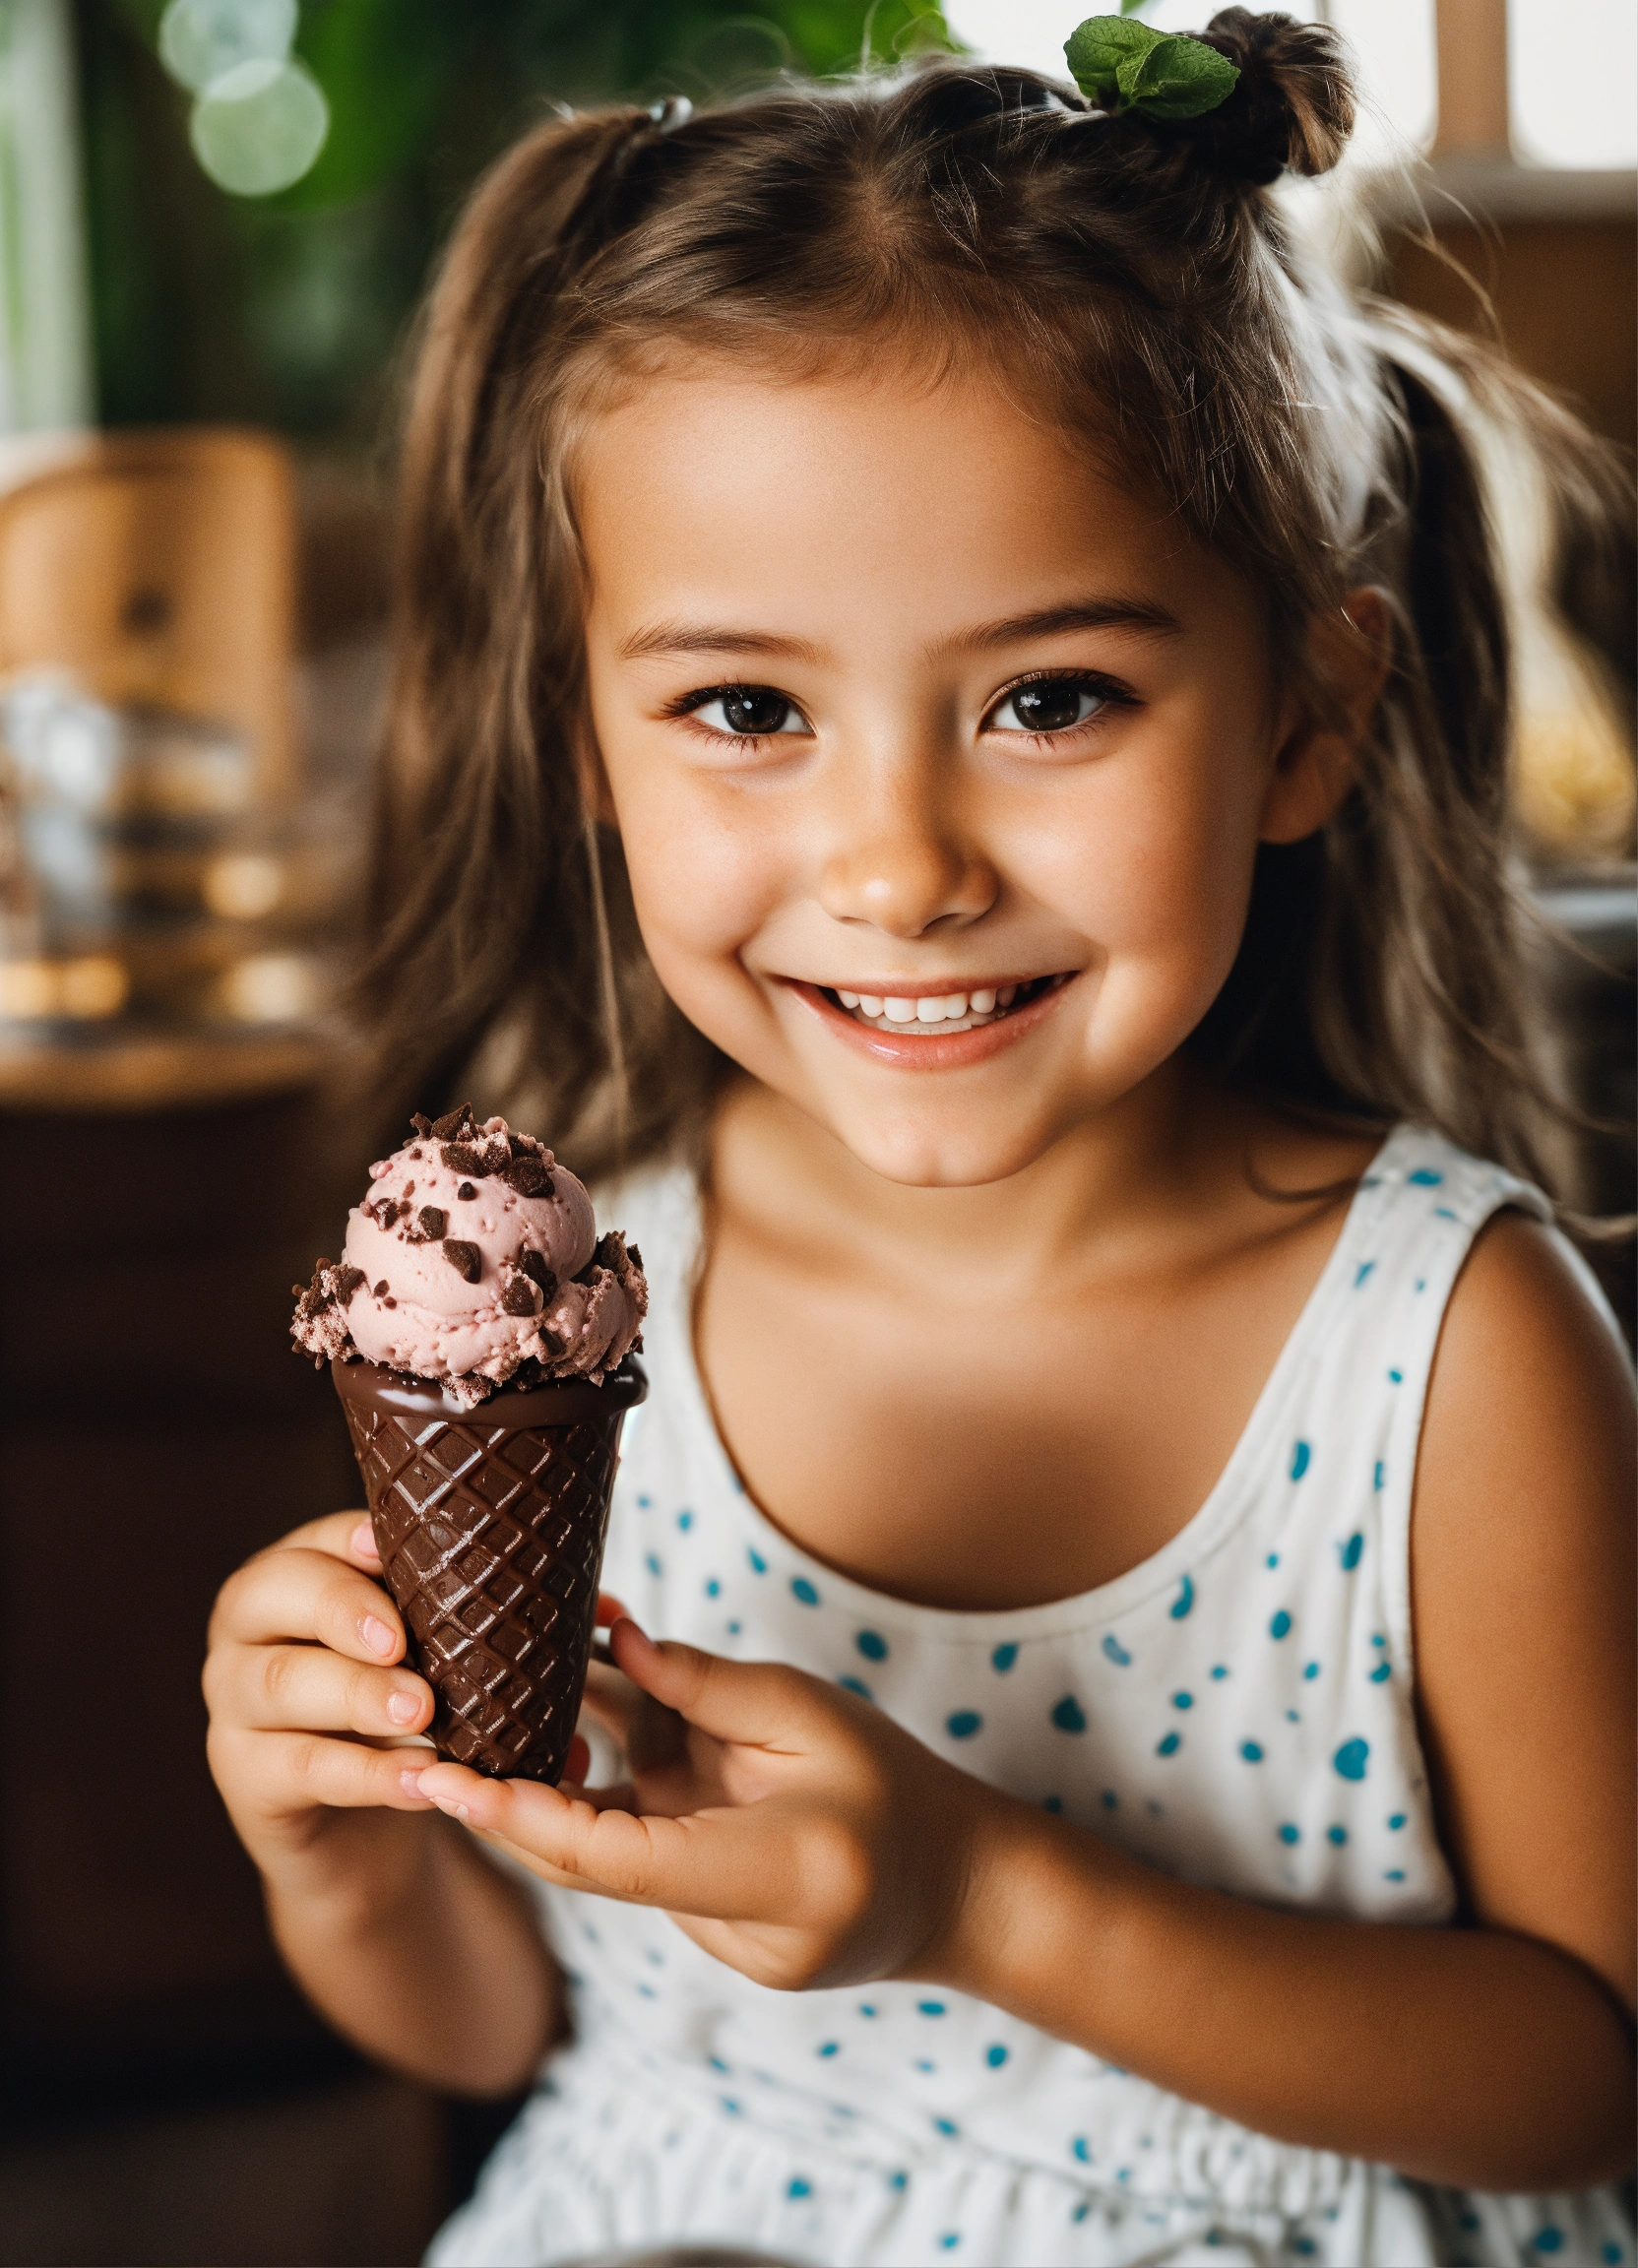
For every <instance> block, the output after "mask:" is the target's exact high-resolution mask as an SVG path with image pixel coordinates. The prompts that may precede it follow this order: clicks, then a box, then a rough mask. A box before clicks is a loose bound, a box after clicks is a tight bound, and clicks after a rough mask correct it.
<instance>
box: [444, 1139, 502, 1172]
mask: <svg viewBox="0 0 1638 2268" xmlns="http://www.w3.org/2000/svg"><path fill="white" fill-rule="evenodd" d="M438 1155H439V1157H440V1158H441V1159H442V1160H443V1162H444V1164H445V1165H446V1166H448V1167H449V1169H450V1171H451V1172H452V1173H473V1174H476V1175H477V1176H478V1178H479V1179H481V1178H482V1176H483V1175H484V1174H485V1173H487V1172H488V1170H489V1168H488V1166H486V1165H485V1164H484V1163H483V1160H482V1159H481V1158H480V1157H479V1156H478V1154H477V1152H476V1151H475V1150H474V1149H473V1147H472V1145H471V1143H470V1142H446V1143H445V1144H444V1146H443V1148H442V1149H441V1150H440V1151H439V1153H438Z"/></svg>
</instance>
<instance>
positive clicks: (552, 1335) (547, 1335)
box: [538, 1331, 568, 1362]
mask: <svg viewBox="0 0 1638 2268" xmlns="http://www.w3.org/2000/svg"><path fill="white" fill-rule="evenodd" d="M538 1336H539V1341H540V1344H541V1346H542V1347H543V1348H544V1349H545V1351H546V1358H547V1360H548V1361H552V1362H555V1361H556V1359H557V1357H558V1355H561V1354H562V1352H563V1350H564V1348H565V1347H566V1346H567V1345H568V1341H567V1340H566V1339H559V1337H558V1336H557V1333H556V1332H555V1331H542V1332H540V1333H539V1334H538Z"/></svg>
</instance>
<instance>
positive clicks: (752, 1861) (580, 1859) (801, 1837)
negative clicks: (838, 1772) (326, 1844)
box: [418, 1764, 822, 1922]
mask: <svg viewBox="0 0 1638 2268" xmlns="http://www.w3.org/2000/svg"><path fill="white" fill-rule="evenodd" d="M418 1786H419V1789H420V1792H421V1794H422V1795H423V1796H430V1797H431V1798H432V1800H433V1802H434V1803H436V1804H437V1806H438V1808H439V1809H440V1810H441V1811H446V1812H448V1813H449V1814H450V1816H451V1817H453V1818H456V1819H459V1820H461V1821H462V1822H463V1824H464V1825H466V1826H469V1827H471V1828H473V1829H474V1830H475V1831H476V1832H478V1833H480V1834H485V1835H493V1836H497V1837H499V1838H500V1839H501V1840H502V1841H504V1842H506V1843H509V1844H511V1845H512V1846H513V1847H514V1848H515V1849H516V1850H518V1851H519V1852H520V1853H521V1854H522V1855H523V1856H524V1857H526V1858H528V1859H531V1860H533V1861H538V1862H539V1866H540V1868H541V1870H549V1872H550V1878H551V1879H553V1880H555V1881H562V1882H567V1883H569V1884H570V1885H571V1886H572V1887H576V1888H579V1889H583V1890H597V1891H600V1892H604V1893H606V1894H607V1895H609V1896H611V1897H615V1898H622V1899H625V1900H627V1901H629V1902H631V1903H634V1904H638V1905H645V1906H660V1907H663V1908H665V1909H667V1910H668V1911H670V1912H672V1913H681V1914H697V1915H703V1916H706V1917H709V1918H711V1919H714V1920H717V1921H723V1922H739V1921H753V1920H755V1919H757V1918H758V1917H759V1916H762V1915H764V1914H768V1913H778V1912H780V1911H781V1910H782V1908H788V1910H789V1911H790V1912H792V1913H795V1912H798V1911H800V1908H801V1906H802V1904H803V1903H805V1899H804V1892H803V1884H802V1873H803V1867H804V1864H805V1863H806V1862H807V1859H808V1858H809V1857H811V1855H812V1850H813V1847H814V1845H815V1840H816V1833H817V1832H821V1831H822V1830H816V1829H815V1827H814V1826H813V1825H812V1824H811V1823H809V1824H808V1825H807V1826H806V1827H805V1828H804V1829H803V1831H802V1832H801V1833H800V1834H797V1833H793V1832H792V1831H791V1828H792V1821H791V1819H790V1817H789V1816H788V1815H787V1814H785V1812H784V1810H783V1807H781V1806H778V1805H776V1804H775V1803H773V1802H769V1803H765V1804H758V1805H755V1806H752V1807H750V1808H748V1809H746V1810H743V1811H729V1810H716V1811H707V1812H695V1813H692V1814H690V1815H689V1816H687V1817H684V1818H676V1819H672V1818H665V1817H656V1816H651V1815H644V1816H641V1817H640V1816H637V1815H636V1814H634V1813H632V1812H630V1811H628V1810H625V1809H624V1808H622V1807H620V1806H618V1805H609V1806H607V1807H605V1808H599V1807H598V1806H597V1805H595V1804H593V1803H591V1802H588V1801H587V1800H586V1799H585V1798H584V1797H581V1796H572V1795H569V1794H567V1793H565V1792H564V1791H562V1790H560V1789H556V1788H541V1787H539V1786H537V1785H536V1783H535V1782H533V1781H529V1780H485V1779H483V1778H481V1777H480V1776H479V1775H478V1774H477V1773H475V1772H470V1771H468V1770H467V1769H466V1767H465V1766H464V1765H459V1764H435V1765H432V1766H431V1767H430V1768H429V1769H428V1770H426V1771H424V1772H423V1773H422V1774H421V1776H420V1780H419V1783H418ZM776 1811H779V1812H780V1814H781V1815H780V1816H779V1817H777V1818H776V1816H775V1813H776Z"/></svg>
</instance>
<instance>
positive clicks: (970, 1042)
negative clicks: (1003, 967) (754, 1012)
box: [785, 977, 1075, 1071]
mask: <svg viewBox="0 0 1638 2268" xmlns="http://www.w3.org/2000/svg"><path fill="white" fill-rule="evenodd" d="M785 983H786V988H787V989H788V991H790V992H792V993H794V995H795V997H796V998H797V999H798V1000H800V1001H801V1002H802V1004H803V1005H804V1007H806V1008H808V1009H810V1010H811V1011H812V1012H813V1013H814V1014H815V1015H817V1016H819V1017H821V1018H822V1019H823V1021H824V1023H825V1025H826V1028H827V1029H828V1030H830V1031H832V1032H834V1033H835V1034H836V1036H837V1038H838V1039H840V1040H847V1041H848V1042H849V1043H850V1045H851V1046H853V1047H856V1048H857V1050H858V1052H859V1053H860V1054H861V1055H869V1056H871V1057H873V1059H874V1060H875V1061H876V1062H878V1063H891V1064H892V1065H893V1067H894V1069H895V1070H897V1071H965V1070H966V1069H968V1068H969V1066H970V1065H972V1064H975V1063H987V1062H988V1060H989V1058H990V1057H991V1056H992V1055H999V1054H1000V1052H1001V1050H1002V1049H1003V1048H1004V1047H1010V1046H1012V1044H1013V1043H1014V1041H1015V1040H1022V1039H1024V1038H1025V1036H1026V1035H1027V1034H1029V1033H1031V1032H1033V1031H1035V1030H1036V1028H1037V1026H1038V1025H1040V1024H1043V1023H1044V1022H1045V1020H1046V1018H1047V1017H1048V1016H1050V1015H1051V1013H1052V1011H1053V1009H1054V1008H1055V1007H1056V1006H1057V1005H1058V1002H1059V1001H1060V1000H1062V999H1063V997H1064V996H1065V994H1066V993H1067V992H1069V991H1070V990H1071V988H1072V987H1073V985H1074V983H1075V978H1074V977H1070V978H1069V980H1068V982H1067V983H1063V984H1058V985H1054V987H1053V988H1052V990H1051V991H1050V992H1042V993H1040V995H1039V996H1038V997H1037V998H1036V999H1034V1000H1031V1001H1030V1002H1028V1004H1027V1005H1026V1006H1024V1007H1022V1008H1014V1009H1012V1010H1011V1011H1010V1012H1009V1013H1008V1014H1007V1015H1005V1016H998V1017H997V1018H996V1019H995V1022H994V1023H993V1024H977V1025H975V1026H974V1028H973V1030H972V1031H971V1032H952V1033H951V1034H950V1036H949V1038H948V1039H946V1040H935V1039H933V1038H932V1037H931V1036H930V1035H929V1036H928V1037H927V1038H925V1039H916V1040H911V1039H908V1038H904V1037H901V1036H900V1035H899V1034H898V1033H896V1032H895V1031H894V1030H893V1028H892V1026H891V1025H888V1026H886V1027H878V1026H876V1025H871V1024H861V1023H859V1021H858V1019H857V1018H856V1017H854V1016H850V1015H849V1013H848V1011H847V1009H846V1008H833V1007H832V1006H831V1004H830V1002H829V1001H828V1000H827V999H826V998H825V995H824V993H823V992H822V991H821V990H820V989H819V986H818V985H817V984H804V983H802V982H801V981H800V979H799V978H797V977H787V978H786V979H785Z"/></svg>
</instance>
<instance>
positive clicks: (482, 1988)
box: [204, 1512, 561, 2095]
mask: <svg viewBox="0 0 1638 2268" xmlns="http://www.w3.org/2000/svg"><path fill="white" fill-rule="evenodd" d="M379 1565H380V1562H379V1561H378V1560H377V1558H376V1555H375V1548H374V1544H373V1541H372V1540H371V1536H370V1529H369V1523H368V1521H367V1520H365V1521H361V1520H360V1518H359V1516H358V1514H357V1513H355V1512H354V1513H339V1514H337V1515H336V1516H335V1518H333V1519H330V1520H319V1521H314V1522H313V1523H312V1524H311V1526H309V1527H306V1528H301V1529H298V1530H296V1532H295V1533H294V1534H293V1535H291V1536H288V1537H286V1538H285V1539H284V1542H283V1543H282V1544H276V1545H275V1546H274V1547H273V1549H272V1550H270V1551H264V1552H262V1553H261V1554H260V1555H259V1556H258V1557H257V1558H255V1559H253V1560H251V1561H250V1562H249V1564H248V1565H247V1566H245V1567H242V1568H241V1569H240V1570H239V1572H238V1573H237V1574H236V1575H234V1576H233V1577H232V1578H231V1579H230V1580H229V1581H228V1583H227V1584H226V1585H224V1587H223V1589H222V1593H221V1598H220V1599H219V1600H218V1602H217V1607H216V1611H215V1613H214V1614H213V1616H212V1621H211V1638H210V1654H209V1657H208V1660H207V1662H206V1667H205V1680H204V1682H205V1695H206V1700H207V1702H208V1704H209V1707H210V1712H211V1730H210V1735H209V1743H208V1747H209V1754H210V1760H211V1769H212V1771H213V1773H214V1774H215V1776H216V1780H217V1785H218V1787H219V1788H220V1789H221V1796H222V1799H223V1801H224V1802H225V1803H226V1805H227V1809H228V1813H229V1815H230V1816H231V1818H232V1821H233V1825H234V1827H235V1828H236V1829H237V1831H238V1834H239V1837H240V1840H241V1841H242V1842H243V1844H244V1846H245V1848H246V1850H247V1851H248V1852H249V1854H250V1856H251V1858H252V1859H254V1860H255V1862H256V1864H257V1866H258V1868H259V1869H260V1870H261V1874H262V1880H263V1886H264V1889H265V1892H266V1896H267V1903H268V1915H269V1920H270V1922H271V1924H272V1927H273V1931H274V1935H275V1937H276V1939H277V1940H278V1943H279V1947H280V1950H281V1952H282V1953H283V1954H284V1958H285V1960H286V1961H287V1962H288V1964H289V1966H290V1968H291V1970H292V1971H293V1973H294V1975H295V1977H296V1980H297V1982H298V1983H299V1984H300V1985H301V1986H302V1988H303V1990H304V1991H305V1992H306V1993H307V1994H308V1996H309V1998H311V1999H312V2000H313V2001H314V2003H315V2004H316V2005H317V2006H318V2008H319V2009H320V2010H321V2011H322V2012H323V2013H324V2014H325V2015H326V2016H327V2017H328V2018H329V2019H330V2020H331V2022H332V2023H334V2024H335V2025H336V2026H337V2027H338V2029H339V2030H341V2031H343V2032H345V2033H347V2036H348V2037H349V2038H350V2039H352V2040H354V2041H356V2042H357V2044H358V2046H359V2047H363V2048H364V2049H365V2050H366V2051H367V2052H368V2053H369V2054H371V2055H374V2056H377V2057H378V2058H380V2060H382V2061H383V2062H387V2063H391V2064H393V2065H395V2066H397V2067H398V2068H399V2069H400V2070H404V2071H408V2072H410V2073H412V2074H413V2075H415V2076H416V2077H418V2078H422V2079H425V2080H427V2081H429V2082H430V2083H431V2084H433V2085H434V2086H438V2087H442V2088H448V2089H450V2090H452V2091H454V2092H457V2093H463V2094H476V2095H484V2094H504V2093H506V2092H508V2091H510V2089H511V2088H513V2087H514V2086H517V2085H519V2084H521V2083H522V2082H523V2081H524V2080H525V2079H527V2078H528V2076H529V2074H530V2073H531V2071H532V2070H533V2068H534V2066H535V2064H536V2061H537V2060H538V2058H539V2056H540V2055H541V2054H542V2053H543V2051H544V2049H545V2048H546V2047H547V2046H548V2045H549V2043H550V2041H551V2039H552V2038H553V2037H554V2035H555V2033H556V2031H557V2029H558V2027H559V2024H560V2021H561V2010H560V1995H559V1987H558V1980H557V1978H556V1975H555V1973H554V1971H553V1969H552V1965H551V1962H550V1960H549V1958H548V1956H547V1953H546V1950H545V1947H544V1945H543V1944H542V1943H541V1940H540V1936H539V1932H538V1930H537V1929H536V1925H535V1922H534V1921H533V1918H532V1917H531V1915H530V1912H529V1910H528V1903H527V1900H526V1899H525V1897H524V1895H523V1894H522V1892H521V1891H520V1890H519V1889H518V1887H517V1886H516V1885H515V1884H513V1883H510V1882H508V1881H506V1880H505V1879H504V1878H503V1877H502V1876H501V1875H500V1873H499V1872H498V1871H497V1870H496V1868H495V1867H494V1866H492V1865H491V1864H490V1863H489V1862H488V1860H487V1859H485V1858H484V1857H483V1856H482V1855H481V1854H480V1853H479V1852H478V1851H477V1850H476V1849H475V1848H474V1847H473V1845H472V1844H471V1843H470V1842H469V1841H468V1840H467V1839H466V1838H464V1837H462V1836H460V1835H457V1834H456V1833H454V1831H453V1830H451V1829H450V1828H449V1827H448V1826H447V1824H446V1823H445V1822H444V1821H443V1820H442V1819H439V1818H437V1817H436V1816H432V1815H429V1814H430V1812H431V1807H430V1805H429V1804H428V1803H427V1802H426V1801H425V1799H424V1798H423V1797H422V1796H420V1795H419V1794H418V1793H417V1792H416V1787H415V1781H416V1776H417V1769H418V1765H419V1762H420V1760H421V1759H422V1758H423V1757H424V1756H425V1754H426V1753H427V1752H426V1751H424V1750H421V1751H419V1752H415V1753H410V1752H407V1751H406V1750H404V1749H402V1748H387V1747H378V1746H375V1745H373V1744H372V1743H373V1742H374V1741H376V1740H380V1739H383V1738H385V1737H388V1736H391V1735H393V1734H399V1733H412V1732H415V1731H417V1730H418V1729H419V1728H420V1727H422V1726H424V1725H425V1724H427V1723H429V1722H430V1720H431V1715H432V1695H431V1692H430V1690H429V1689H428V1687H427V1686H426V1684H425V1683H424V1682H423V1680H422V1679H420V1678H419V1677H417V1676H415V1675H414V1674H413V1673H412V1672H411V1671H410V1670H406V1669H405V1668H404V1667H403V1666H402V1665H403V1656H404V1650H405V1642H404V1629H403V1624H402V1623H401V1621H400V1619H399V1615H398V1611H397V1609H396V1608H395V1607H394V1606H393V1604H392V1601H391V1600H390V1599H389V1598H388V1597H387V1596H386V1594H385V1592H384V1591H383V1590H382V1588H381V1586H380V1584H379V1582H378V1581H372V1580H371V1576H372V1575H373V1574H378V1572H379Z"/></svg>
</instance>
